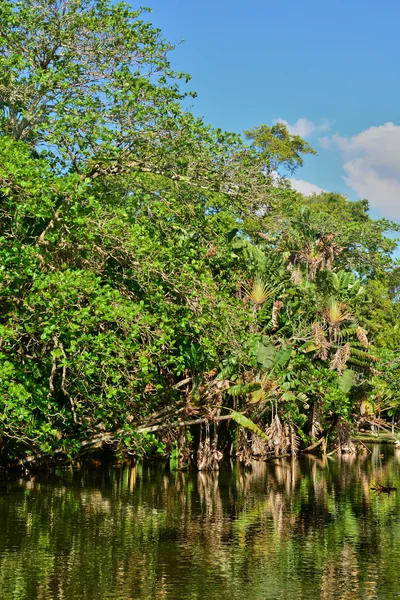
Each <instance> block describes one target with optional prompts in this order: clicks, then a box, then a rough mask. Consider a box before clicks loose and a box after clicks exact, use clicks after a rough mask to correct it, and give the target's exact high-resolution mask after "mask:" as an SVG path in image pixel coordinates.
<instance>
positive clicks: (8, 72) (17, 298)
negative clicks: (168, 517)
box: [0, 0, 400, 469]
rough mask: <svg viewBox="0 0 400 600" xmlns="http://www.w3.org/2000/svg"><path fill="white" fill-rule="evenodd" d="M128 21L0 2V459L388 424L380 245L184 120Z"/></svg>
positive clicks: (394, 357) (394, 313) (263, 444)
mask: <svg viewBox="0 0 400 600" xmlns="http://www.w3.org/2000/svg"><path fill="white" fill-rule="evenodd" d="M147 19H148V17H147V11H146V9H142V8H141V9H138V10H133V9H132V7H130V6H129V5H127V4H124V3H118V4H114V3H111V2H108V0H20V1H19V0H0V228H1V230H0V295H1V308H0V310H1V319H0V438H1V446H0V459H1V461H2V463H3V464H7V463H10V462H13V461H22V462H23V463H24V464H26V463H28V462H30V461H33V460H36V461H37V460H39V457H42V459H45V458H46V457H47V458H49V459H50V458H53V459H56V458H57V457H58V459H60V460H61V459H62V460H65V459H67V460H72V459H73V458H75V457H77V456H79V455H81V454H83V453H88V452H89V451H93V450H95V449H99V448H107V449H109V450H111V451H112V452H113V453H115V454H117V455H120V456H134V457H141V456H153V455H158V456H160V457H169V456H171V454H173V455H174V456H175V457H176V459H177V460H178V462H179V464H180V465H181V466H183V465H187V464H189V463H190V462H194V464H195V465H197V467H198V468H199V469H209V468H218V465H219V463H220V461H221V459H222V457H223V456H224V455H231V456H236V457H237V458H238V459H239V460H240V461H242V462H243V463H245V464H247V463H249V461H250V459H251V457H252V456H259V457H263V458H266V457H268V456H276V455H287V454H296V453H297V452H298V451H300V450H301V449H305V448H311V449H312V448H318V449H320V450H321V449H322V451H331V450H332V449H340V448H341V447H345V446H346V445H348V444H349V436H350V432H351V430H352V427H354V425H355V423H356V422H357V421H358V420H359V418H360V414H361V415H362V418H364V420H368V418H369V417H371V418H372V417H373V415H375V416H376V415H377V414H378V413H379V414H382V416H384V415H389V418H390V417H391V416H393V418H395V416H396V414H397V411H399V410H400V409H399V408H398V407H399V406H400V405H399V403H398V399H397V389H398V387H399V381H400V379H399V376H398V371H397V370H396V369H398V366H399V363H398V348H399V341H400V332H399V329H398V317H399V309H400V305H399V285H400V270H399V266H398V264H397V262H396V260H395V259H394V258H393V251H394V250H395V248H396V245H397V243H396V240H395V239H394V237H393V236H390V237H388V233H389V232H390V231H398V229H399V227H398V225H397V224H396V223H392V222H389V221H387V220H385V219H381V220H373V219H372V218H371V217H370V216H369V211H368V201H367V200H365V199H362V200H359V201H358V202H350V201H349V200H348V199H347V198H345V197H343V196H341V195H339V194H337V193H322V194H320V195H314V196H311V197H304V196H302V195H301V194H299V193H297V192H296V191H294V190H293V189H291V187H290V184H289V181H288V179H287V176H288V174H292V173H293V172H295V171H296V169H297V168H299V167H301V165H302V164H303V160H304V158H305V157H306V156H307V155H313V154H315V152H314V150H313V149H312V148H311V147H310V146H309V145H308V144H307V142H305V141H304V140H302V139H301V138H300V137H299V136H293V135H291V134H290V133H289V132H288V130H287V128H286V127H285V125H284V124H282V123H277V124H275V125H274V126H272V127H269V126H267V125H264V124H261V125H255V126H254V128H253V129H251V130H249V131H246V132H244V134H243V135H238V134H234V133H227V132H224V131H222V130H220V129H216V128H213V127H212V126H210V125H208V124H206V123H204V122H203V120H201V119H199V118H197V117H196V116H195V115H194V114H193V112H191V110H190V109H188V108H187V106H188V104H189V102H188V98H190V97H191V96H192V95H193V94H192V93H191V92H190V91H187V84H188V82H189V80H190V77H189V75H187V74H185V73H180V72H176V71H174V70H173V68H172V66H171V64H170V59H169V56H170V51H171V50H172V49H173V47H172V46H171V45H170V44H169V43H168V42H167V41H165V40H164V39H163V37H162V34H161V32H160V31H159V30H158V29H156V28H154V27H153V26H152V25H151V23H149V22H148V20H147ZM360 407H361V413H360ZM377 411H378V412H377ZM382 411H383V412H382Z"/></svg>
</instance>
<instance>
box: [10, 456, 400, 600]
mask: <svg viewBox="0 0 400 600" xmlns="http://www.w3.org/2000/svg"><path fill="white" fill-rule="evenodd" d="M381 452H382V450H381V449H378V448H377V449H376V450H374V452H373V454H372V456H366V457H362V458H355V457H348V456H343V457H341V458H335V459H325V460H320V459H318V458H315V457H311V456H310V457H309V458H306V459H304V460H301V461H293V462H290V461H277V462H276V463H268V464H265V463H262V462H260V463H255V464H254V466H253V469H252V470H251V471H249V470H241V469H239V468H238V467H237V466H235V467H234V468H233V469H232V470H230V469H225V470H224V469H222V470H221V472H220V473H211V474H207V473H200V474H197V475H189V474H185V473H181V472H178V473H173V474H171V473H166V472H164V471H163V470H162V469H151V470H150V469H148V468H145V467H134V468H121V469H110V470H109V471H94V472H74V471H65V472H61V473H60V474H58V475H57V476H51V475H40V476H37V478H32V479H31V480H29V481H23V480H21V481H19V482H11V483H3V484H2V487H0V522H1V524H2V525H1V528H0V589H1V590H2V597H4V598H18V599H20V600H33V599H35V600H36V599H38V600H45V599H46V600H52V599H54V600H55V599H56V598H57V599H58V598H65V600H70V599H75V598H82V599H87V600H92V599H93V600H106V599H107V600H114V599H115V600H117V599H118V600H125V599H126V600H128V599H132V598H135V600H148V599H150V598H151V599H153V598H154V599H156V600H157V599H159V600H164V599H166V600H178V599H186V598H188V599H192V598H193V599H197V598H203V597H207V598H208V599H209V600H214V599H216V598H218V599H219V600H225V599H229V600H235V599H236V598H241V599H242V598H243V599H244V598H246V592H245V591H244V590H251V592H249V593H248V597H250V598H252V599H253V598H254V600H259V599H260V600H261V599H265V598H267V599H269V598H270V599H275V598H276V599H279V598H282V599H291V598H296V599H297V598H307V599H311V600H312V599H313V598H321V599H327V600H328V599H331V598H341V599H346V598H349V599H350V598H352V599H353V598H356V599H357V598H360V599H361V598H362V599H363V600H364V599H369V598H371V599H372V598H382V599H383V598H385V599H386V598H388V599H389V598H392V597H393V598H394V597H396V593H398V590H397V569H398V567H397V561H396V560H394V559H393V557H394V556H397V555H398V553H399V551H400V525H399V520H398V514H399V503H400V501H399V499H398V495H397V494H391V495H379V494H377V493H376V492H374V491H372V490H371V489H370V488H371V485H373V484H375V483H376V482H380V483H382V484H385V483H388V482H390V483H391V485H395V486H396V485H398V486H399V487H400V475H399V457H398V456H397V455H396V454H394V453H393V451H392V450H387V449H386V450H385V452H390V455H389V456H386V457H382V456H381Z"/></svg>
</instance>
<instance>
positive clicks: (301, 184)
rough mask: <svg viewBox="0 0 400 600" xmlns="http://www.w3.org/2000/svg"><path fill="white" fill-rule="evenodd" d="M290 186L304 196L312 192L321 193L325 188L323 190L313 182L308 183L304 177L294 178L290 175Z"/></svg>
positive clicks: (310, 194)
mask: <svg viewBox="0 0 400 600" xmlns="http://www.w3.org/2000/svg"><path fill="white" fill-rule="evenodd" d="M289 181H290V183H291V185H292V188H293V189H295V190H296V191H297V192H300V193H301V194H303V195H304V196H312V195H313V194H322V193H323V192H325V191H326V190H323V189H322V188H320V187H319V186H318V185H315V184H314V183H310V182H309V181H304V179H295V178H294V177H292V178H291V179H289Z"/></svg>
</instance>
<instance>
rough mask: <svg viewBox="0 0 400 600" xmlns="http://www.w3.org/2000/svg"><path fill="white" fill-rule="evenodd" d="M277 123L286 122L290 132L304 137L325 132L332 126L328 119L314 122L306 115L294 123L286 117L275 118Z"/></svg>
mask: <svg viewBox="0 0 400 600" xmlns="http://www.w3.org/2000/svg"><path fill="white" fill-rule="evenodd" d="M275 123H284V125H286V127H287V128H288V131H289V133H291V134H292V135H299V136H300V137H302V138H307V137H310V135H312V134H313V133H323V132H326V131H329V129H330V126H331V125H330V122H329V120H328V119H321V121H320V122H319V123H314V122H313V121H310V119H307V118H306V117H302V118H301V119H297V121H296V122H295V123H293V124H291V123H288V121H286V120H285V119H275Z"/></svg>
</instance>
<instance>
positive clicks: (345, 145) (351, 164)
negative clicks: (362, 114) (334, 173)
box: [325, 123, 400, 219]
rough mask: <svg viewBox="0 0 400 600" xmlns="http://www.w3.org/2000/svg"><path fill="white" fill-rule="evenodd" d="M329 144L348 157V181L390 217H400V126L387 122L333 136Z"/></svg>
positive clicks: (345, 164)
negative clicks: (344, 134)
mask: <svg viewBox="0 0 400 600" xmlns="http://www.w3.org/2000/svg"><path fill="white" fill-rule="evenodd" d="M325 147H334V148H336V149H338V150H339V151H340V152H341V153H342V155H343V159H344V164H343V169H344V172H345V175H344V176H343V179H344V181H345V182H346V183H347V185H348V186H349V187H350V188H351V189H353V190H354V191H355V192H356V193H357V194H358V196H359V197H361V198H368V200H369V201H370V204H371V206H373V207H375V208H378V209H380V210H381V212H382V213H383V214H384V215H385V216H388V217H389V218H395V219H399V218H400V126H399V125H395V124H394V123H385V124H384V125H380V126H378V127H369V128H368V129H365V130H364V131H361V132H360V133H357V134H356V135H353V136H350V137H345V136H340V135H339V134H335V135H333V136H332V137H331V138H329V139H328V140H327V143H326V145H325Z"/></svg>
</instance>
